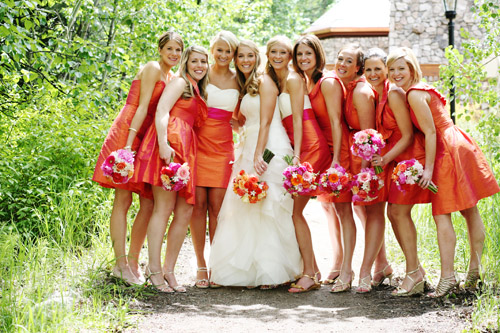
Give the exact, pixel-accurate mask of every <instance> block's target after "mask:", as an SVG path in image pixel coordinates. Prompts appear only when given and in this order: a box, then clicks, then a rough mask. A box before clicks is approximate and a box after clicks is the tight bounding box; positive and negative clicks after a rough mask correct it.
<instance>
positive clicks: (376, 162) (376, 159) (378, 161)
mask: <svg viewBox="0 0 500 333" xmlns="http://www.w3.org/2000/svg"><path fill="white" fill-rule="evenodd" d="M371 162H372V165H373V166H379V167H384V166H385V161H384V157H383V156H380V155H379V154H373V156H372V160H371Z"/></svg>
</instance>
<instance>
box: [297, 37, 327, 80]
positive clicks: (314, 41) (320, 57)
mask: <svg viewBox="0 0 500 333" xmlns="http://www.w3.org/2000/svg"><path fill="white" fill-rule="evenodd" d="M300 44H304V45H306V46H308V47H310V48H311V49H312V50H313V52H314V56H315V58H316V67H315V68H314V71H313V73H312V75H311V79H312V81H313V82H314V83H316V82H318V80H319V79H321V77H322V76H323V69H324V68H325V64H326V60H325V59H326V55H325V50H324V49H323V46H322V45H321V42H320V41H319V38H318V37H316V36H315V35H305V36H301V37H300V38H299V39H298V40H297V41H296V42H295V45H294V47H293V57H292V61H293V68H294V69H295V71H296V72H297V73H299V74H300V75H301V76H302V77H304V78H305V73H304V71H303V70H302V69H300V67H299V64H298V62H297V49H298V47H299V45H300Z"/></svg>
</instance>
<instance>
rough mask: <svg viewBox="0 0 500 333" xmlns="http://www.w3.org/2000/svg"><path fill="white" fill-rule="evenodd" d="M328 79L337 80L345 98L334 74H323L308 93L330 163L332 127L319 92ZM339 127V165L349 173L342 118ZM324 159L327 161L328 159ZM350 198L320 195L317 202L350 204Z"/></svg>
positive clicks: (345, 194) (347, 195)
mask: <svg viewBox="0 0 500 333" xmlns="http://www.w3.org/2000/svg"><path fill="white" fill-rule="evenodd" d="M328 78H333V79H334V80H337V81H338V82H339V83H340V86H341V87H342V90H343V96H345V88H344V85H343V83H342V81H341V80H340V79H339V78H338V77H337V75H335V73H334V72H328V73H325V74H324V75H323V76H322V77H321V79H319V80H318V82H316V84H315V85H314V87H313V89H312V90H311V92H310V93H309V99H310V101H311V107H312V109H313V111H314V115H315V116H316V120H317V122H318V125H319V127H320V129H321V131H322V132H323V136H324V137H325V139H326V142H327V143H328V147H329V149H330V157H329V159H330V163H331V159H332V153H333V137H332V125H331V123H330V116H329V115H328V110H327V108H326V103H325V97H324V96H323V93H322V92H321V83H323V81H324V80H325V79H328ZM343 102H344V101H342V105H344V103H343ZM341 125H342V143H341V148H340V164H341V165H342V167H344V168H345V169H346V171H348V172H349V142H348V136H349V131H348V129H347V124H346V123H345V120H344V118H343V117H342V120H341ZM324 158H325V159H328V157H324ZM351 197H352V196H351V192H350V191H348V192H346V193H343V194H341V195H340V196H339V197H338V198H337V197H335V196H332V195H329V194H322V195H320V196H318V201H322V202H351Z"/></svg>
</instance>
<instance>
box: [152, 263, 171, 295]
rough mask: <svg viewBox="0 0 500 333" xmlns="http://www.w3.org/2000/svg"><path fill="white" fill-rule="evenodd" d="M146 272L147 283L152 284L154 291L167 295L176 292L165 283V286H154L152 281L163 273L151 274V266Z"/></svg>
mask: <svg viewBox="0 0 500 333" xmlns="http://www.w3.org/2000/svg"><path fill="white" fill-rule="evenodd" d="M145 272H146V281H149V283H151V286H152V287H153V289H154V290H156V291H158V292H160V293H165V294H171V293H173V292H174V289H172V288H170V286H169V285H168V284H166V283H165V282H163V284H154V282H153V280H152V279H151V277H152V276H153V275H157V274H162V271H159V272H151V270H150V269H149V266H146V269H145ZM165 287H166V289H165Z"/></svg>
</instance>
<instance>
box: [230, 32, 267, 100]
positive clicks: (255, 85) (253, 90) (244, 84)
mask: <svg viewBox="0 0 500 333" xmlns="http://www.w3.org/2000/svg"><path fill="white" fill-rule="evenodd" d="M242 46H246V47H248V48H249V49H250V50H252V52H254V53H255V66H254V68H253V69H252V72H251V73H250V75H249V76H248V78H245V75H244V74H243V73H242V72H241V71H240V70H239V68H238V66H237V65H236V66H235V67H236V77H237V80H238V86H239V87H240V97H242V96H244V95H245V94H247V93H248V94H250V96H255V95H257V94H258V93H259V83H260V73H259V72H258V68H259V66H260V62H261V60H260V54H259V48H258V47H257V45H256V44H255V43H254V42H252V41H251V40H242V41H240V44H239V45H238V47H237V48H236V52H235V53H234V56H235V63H236V61H237V56H238V50H239V48H240V47H242Z"/></svg>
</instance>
